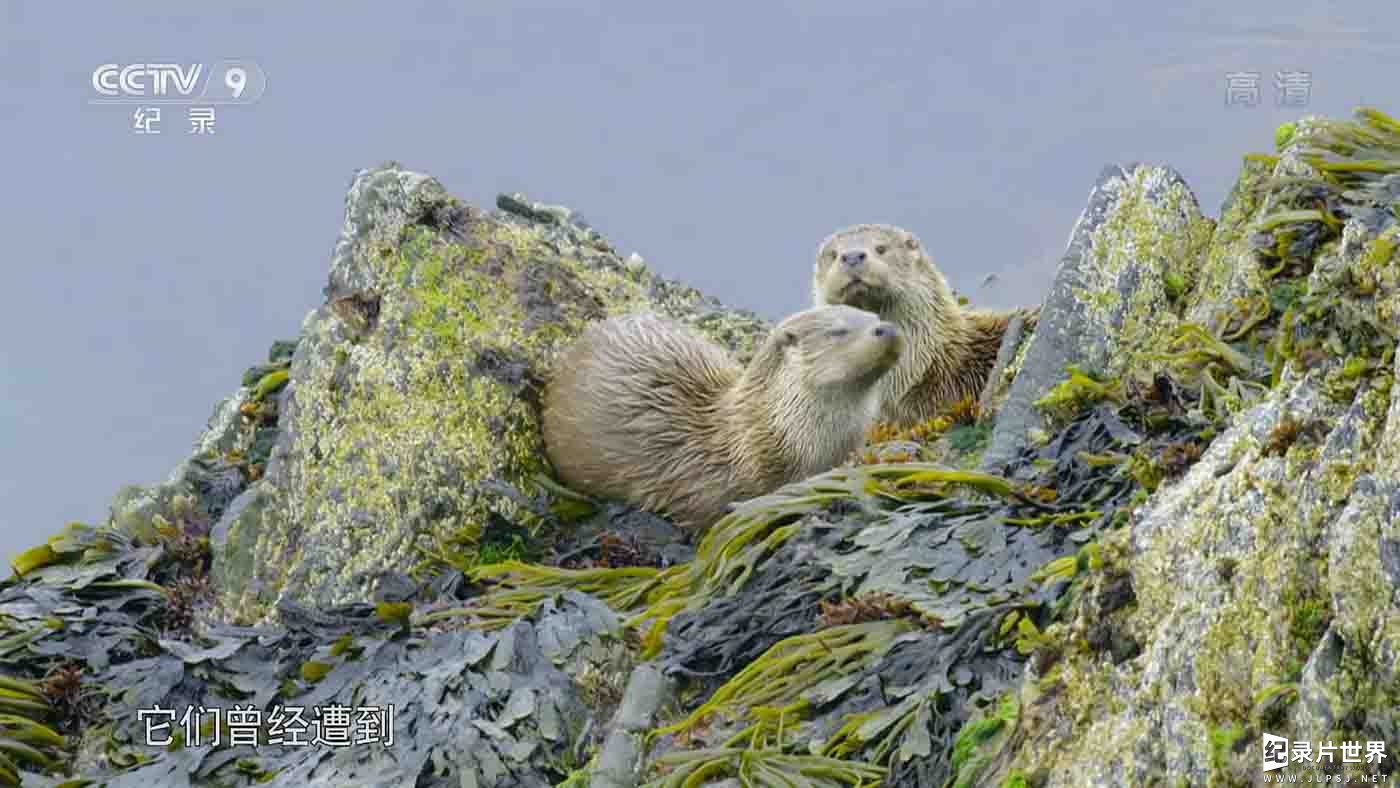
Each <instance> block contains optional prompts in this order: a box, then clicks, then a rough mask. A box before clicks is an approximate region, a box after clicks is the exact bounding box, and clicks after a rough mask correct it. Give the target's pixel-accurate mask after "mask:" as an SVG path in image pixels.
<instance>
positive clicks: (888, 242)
mask: <svg viewBox="0 0 1400 788" xmlns="http://www.w3.org/2000/svg"><path fill="white" fill-rule="evenodd" d="M812 295H813V301H814V303H816V304H818V305H821V304H848V305H850V306H854V307H858V308H860V309H867V310H869V311H871V312H875V313H877V314H879V315H881V316H883V317H886V318H891V317H896V316H897V315H898V314H899V313H901V312H908V311H916V310H917V311H919V312H927V311H928V310H930V309H940V308H943V307H944V306H945V304H946V303H947V302H948V301H949V300H951V295H950V294H949V292H948V284H947V282H946V281H944V279H943V274H942V273H940V272H939V271H938V269H937V268H935V267H934V265H933V262H932V261H930V260H929V258H928V255H926V254H925V253H924V250H923V247H922V246H921V245H920V243H919V239H918V238H916V237H914V234H913V233H911V232H909V231H907V230H902V229H900V228H898V227H892V226H890V225H887V224H857V225H855V226H853V227H847V228H846V229H844V230H839V231H837V232H835V233H833V234H832V235H830V236H829V237H828V238H827V239H826V240H825V241H822V244H821V246H819V247H817V263H816V266H815V268H814V270H813V278H812ZM953 303H954V304H955V303H956V302H953Z"/></svg>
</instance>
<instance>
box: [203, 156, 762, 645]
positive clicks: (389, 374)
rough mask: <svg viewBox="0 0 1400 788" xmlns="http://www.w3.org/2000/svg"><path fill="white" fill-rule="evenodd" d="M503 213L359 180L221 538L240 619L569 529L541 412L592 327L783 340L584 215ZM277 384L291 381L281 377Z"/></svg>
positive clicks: (740, 343) (219, 573) (381, 171)
mask: <svg viewBox="0 0 1400 788" xmlns="http://www.w3.org/2000/svg"><path fill="white" fill-rule="evenodd" d="M501 205H502V207H503V208H505V209H507V210H511V211H514V212H515V213H508V212H501V213H496V214H487V213H484V212H481V211H478V210H476V209H473V208H470V207H468V206H466V205H464V204H462V203H460V202H459V201H457V200H455V199H454V198H452V197H451V196H449V195H448V194H447V193H446V192H445V191H444V190H443V189H442V187H441V186H440V185H439V184H438V183H437V182H436V181H435V180H433V179H431V178H428V177H426V176H423V175H420V174H417V173H412V172H408V171H406V170H403V169H401V168H399V167H397V166H396V165H386V166H383V167H380V168H376V169H371V170H365V171H362V172H360V173H359V174H357V175H356V177H355V180H354V182H353V184H352V185H351V188H350V191H349V194H348V195H347V198H346V223H345V229H344V230H343V232H342V236H341V239H340V241H339V243H338V244H337V247H336V251H335V254H334V257H333V259H332V262H331V273H330V283H329V285H328V286H327V288H326V297H327V301H326V304H325V305H324V306H323V307H322V308H320V309H318V310H316V311H315V312H313V313H312V314H311V315H309V316H308V317H307V319H306V321H305V323H304V325H303V327H302V337H301V340H300V344H299V346H298V349H297V353H296V355H295V357H294V359H293V361H292V364H291V368H290V380H289V382H288V383H287V386H288V392H289V394H288V397H287V406H286V409H285V413H284V415H283V417H282V421H281V423H280V426H281V428H282V432H281V435H282V438H281V439H280V441H279V443H278V444H277V446H276V449H275V450H274V452H273V458H272V461H271V462H270V464H269V466H268V469H267V474H266V476H265V477H264V478H263V479H261V480H259V481H258V482H256V483H255V484H254V485H253V486H252V488H251V489H250V490H249V491H248V492H247V493H245V494H244V495H243V497H241V498H240V499H239V501H238V502H237V503H236V504H235V505H234V506H233V507H232V508H231V510H230V512H229V513H228V515H227V516H225V517H224V518H223V520H222V521H221V522H220V523H219V524H218V527H217V528H216V529H215V540H214V544H215V577H216V579H217V587H218V589H219V594H220V598H221V600H222V602H223V603H224V605H225V606H226V609H227V611H228V612H229V613H230V614H231V615H232V616H233V617H235V618H237V619H242V620H249V621H251V620H256V619H257V618H259V617H260V616H261V615H262V614H263V613H265V612H266V611H267V610H268V609H269V606H270V605H272V604H273V603H274V602H275V601H276V600H277V599H279V598H281V597H283V596H288V597H290V598H293V599H297V600H300V601H304V602H312V603H317V604H332V603H338V602H344V601H349V600H354V599H361V598H364V597H365V596H367V594H368V593H369V591H370V590H371V587H372V585H373V581H374V578H375V577H376V576H378V575H380V574H382V573H384V572H388V571H395V570H400V571H401V570H408V569H411V568H414V567H419V566H423V565H424V564H425V562H426V563H427V564H428V565H429V566H431V565H434V564H435V565H438V566H441V565H443V564H445V563H448V562H450V561H451V560H452V559H453V557H454V556H456V555H459V554H460V551H461V550H462V549H463V547H464V546H465V547H466V548H467V549H470V548H471V543H472V542H473V540H474V539H475V538H476V537H477V536H478V535H479V534H480V530H481V528H483V527H484V526H485V525H486V524H488V523H492V522H505V523H510V524H513V525H514V526H516V527H520V528H527V529H528V528H532V527H538V526H539V524H540V523H542V522H544V521H546V520H548V518H549V505H548V495H547V493H546V492H545V491H544V490H542V489H540V488H539V487H538V485H536V484H535V483H534V481H533V480H534V479H535V478H537V477H539V476H541V475H547V474H548V468H547V467H546V464H545V461H544V460H543V454H542V452H541V451H540V444H539V432H538V425H537V418H538V415H537V409H538V405H537V397H538V394H539V388H540V385H541V382H542V380H543V377H544V375H545V374H546V373H547V369H548V365H549V363H550V361H551V359H552V358H553V356H554V355H555V354H556V353H557V352H558V350H559V349H560V348H561V347H562V345H563V344H564V343H566V342H567V341H568V340H569V339H571V338H573V337H574V336H576V335H577V334H578V332H579V330H580V329H581V327H582V326H583V324H584V323H585V322H586V321H589V320H596V319H600V318H603V317H606V316H608V315H613V314H621V313H625V312H630V311H635V310H638V309H652V310H656V311H659V312H661V313H663V314H666V315H668V316H671V317H674V318H677V319H680V320H684V321H687V322H689V323H691V324H692V325H694V326H695V327H696V328H698V329H699V330H700V331H702V332H704V333H706V334H708V335H709V336H711V337H712V338H714V339H716V340H717V341H720V342H721V343H723V344H724V345H725V346H727V347H729V348H730V349H731V350H733V351H734V352H735V353H736V354H737V355H738V356H739V357H741V358H742V357H745V355H746V354H747V353H749V352H751V350H752V347H753V342H754V340H755V338H757V337H761V335H762V334H763V332H764V331H765V330H766V325H765V324H764V323H763V322H762V321H761V320H759V319H757V318H756V317H753V316H752V315H748V314H744V313H739V312H735V311H732V310H726V309H724V308H722V307H721V306H720V305H718V304H717V303H715V302H714V301H713V300H712V299H707V298H705V297H704V296H702V295H701V294H700V293H698V292H696V291H694V290H692V289H690V288H686V287H683V286H680V285H676V284H673V283H670V282H666V281H664V280H661V279H659V278H658V277H656V276H654V275H653V274H651V273H649V272H647V271H645V270H637V267H636V266H632V267H630V268H629V267H628V266H627V265H626V264H625V263H624V262H623V261H622V260H621V259H620V258H619V257H618V256H617V255H616V254H615V253H614V252H613V251H612V249H611V247H610V246H609V245H608V244H607V242H606V241H604V240H603V239H602V238H601V236H599V235H598V234H597V233H596V232H594V231H592V230H591V229H589V228H587V227H586V225H581V224H579V223H578V220H577V218H576V217H574V216H573V215H572V214H571V213H569V212H568V211H567V210H565V209H555V210H550V209H549V207H548V206H543V207H542V206H538V205H533V204H530V203H528V201H524V200H523V198H520V197H518V196H516V197H503V198H502V200H501ZM275 380H276V379H274V381H275Z"/></svg>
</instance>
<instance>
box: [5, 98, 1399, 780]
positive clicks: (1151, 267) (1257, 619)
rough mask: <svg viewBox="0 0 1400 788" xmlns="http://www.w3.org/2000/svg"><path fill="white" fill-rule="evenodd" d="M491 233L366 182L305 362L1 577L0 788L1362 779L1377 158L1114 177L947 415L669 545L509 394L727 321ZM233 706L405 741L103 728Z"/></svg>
mask: <svg viewBox="0 0 1400 788" xmlns="http://www.w3.org/2000/svg"><path fill="white" fill-rule="evenodd" d="M500 206H501V208H502V210H500V211H498V212H495V213H489V214H488V213H484V212H481V211H477V210H475V209H472V208H469V207H467V206H464V205H462V204H460V203H459V202H457V201H456V200H454V199H452V198H451V197H449V196H447V195H445V194H443V193H442V190H441V188H440V187H438V186H437V185H436V183H435V182H434V181H432V180H431V179H429V178H426V177H424V176H421V175H417V174H414V173H409V172H406V171H404V170H402V169H401V168H398V167H396V166H386V167H382V168H378V169H375V170H368V171H365V172H362V173H360V174H359V175H358V176H357V177H356V180H355V182H354V184H353V185H352V188H351V192H350V196H349V198H348V199H347V221H346V228H345V231H344V233H343V234H342V239H341V242H340V243H339V244H338V245H337V248H336V253H335V257H334V259H333V262H332V274H331V283H330V286H329V287H328V289H327V303H326V304H325V305H324V306H323V307H322V308H320V309H318V310H317V311H316V312H314V313H313V314H312V315H311V316H310V317H308V319H307V321H306V323H305V325H304V327H303V332H302V335H301V336H300V337H299V338H298V340H297V341H296V342H295V343H294V344H286V343H279V345H277V346H276V347H274V348H273V351H272V352H271V353H270V357H269V360H268V361H267V362H266V363H264V364H260V365H258V366H256V367H254V368H253V369H251V370H249V371H248V373H246V374H245V376H244V381H243V383H244V385H243V386H241V387H240V388H239V389H238V390H237V392H236V393H235V394H234V396H233V397H231V398H230V399H229V400H228V401H227V402H225V403H223V404H222V405H220V407H219V408H218V409H217V410H216V413H215V416H214V418H213V419H211V422H210V427H209V430H208V431H207V432H206V434H205V435H204V436H203V437H202V438H201V439H200V441H199V444H198V446H197V450H196V453H195V455H194V456H193V457H192V458H191V459H190V460H189V461H188V462H186V463H183V464H182V465H181V466H180V467H179V468H178V469H177V470H176V471H175V473H173V474H172V476H171V477H170V479H168V480H167V481H166V482H164V483H163V484H160V485H156V486H154V487H151V488H148V489H132V490H128V491H124V492H123V493H122V495H120V496H119V498H118V501H117V502H116V503H115V505H114V507H113V516H112V519H111V522H109V523H107V524H106V525H104V526H102V527H100V528H87V527H83V526H73V527H70V528H69V529H67V530H65V531H64V532H63V533H62V534H60V535H59V536H57V537H55V538H54V539H52V540H50V541H49V542H48V543H47V544H45V545H42V546H40V547H38V548H35V549H34V550H32V551H29V552H28V553H26V554H24V555H23V556H21V558H20V560H18V561H17V562H16V569H17V576H16V577H14V578H11V579H10V580H9V581H6V582H5V583H4V584H3V585H2V586H0V627H3V630H0V666H3V669H4V672H5V673H6V674H7V675H14V676H16V677H17V678H19V679H24V680H27V682H26V681H24V680H9V679H7V680H6V681H5V682H4V683H0V690H4V692H0V712H4V713H11V712H12V714H11V716H10V717H8V718H7V720H8V721H7V722H4V723H3V724H0V783H3V782H4V780H5V778H6V777H7V776H8V775H10V774H14V775H15V776H16V777H18V776H19V775H20V774H23V776H24V779H25V785H29V784H34V785H56V784H57V783H58V782H59V778H57V777H53V776H42V775H41V773H45V774H48V775H56V774H60V773H64V772H73V773H75V774H81V775H87V776H92V777H95V778H98V779H101V780H104V781H106V782H107V784H111V785H128V784H130V785H134V784H137V782H145V783H152V782H154V783H155V784H161V785H165V784H170V785H185V784H188V785H230V784H250V783H253V782H258V783H262V784H269V785H287V786H291V785H298V786H300V785H328V786H329V785H345V784H357V785H391V784H392V785H399V784H409V783H412V784H414V785H420V786H437V785H479V786H526V785H530V786H533V785H551V784H557V785H568V786H575V788H578V787H580V786H585V785H590V784H592V785H607V786H628V785H638V784H645V785H653V786H681V785H740V784H753V785H783V784H786V785H792V784H811V785H819V786H855V785H869V784H873V783H875V782H876V781H879V782H880V784H884V785H899V786H906V785H907V786H927V785H942V784H952V785H957V786H972V785H994V786H996V785H1000V786H1013V787H1014V786H1031V785H1040V786H1050V785H1055V786H1058V785H1086V786H1087V785H1157V784H1164V785H1165V784H1177V783H1179V782H1185V783H1191V784H1196V783H1203V784H1211V785H1216V784H1220V785H1243V784H1252V783H1253V782H1255V781H1256V780H1257V775H1258V773H1259V756H1260V744H1259V743H1260V740H1261V737H1262V735H1263V734H1264V733H1269V734H1272V735H1276V736H1282V737H1287V738H1289V739H1291V740H1306V741H1310V742H1312V743H1314V746H1316V744H1317V743H1320V742H1324V741H1327V740H1331V741H1333V742H1336V743H1340V742H1341V741H1362V742H1364V741H1368V740H1370V741H1382V742H1385V747H1386V753H1387V758H1386V759H1385V760H1384V761H1382V762H1381V763H1379V764H1371V765H1369V766H1367V767H1364V768H1365V770H1366V772H1367V774H1372V775H1375V774H1388V775H1393V774H1394V773H1395V769H1396V767H1395V759H1394V755H1395V752H1396V749H1397V748H1400V712H1397V709H1400V531H1397V527H1400V526H1397V525H1396V523H1397V522H1400V517H1397V514H1400V389H1397V388H1396V387H1395V386H1394V380H1395V376H1396V373H1397V371H1400V370H1397V363H1400V360H1397V354H1396V352H1395V351H1396V348H1397V343H1398V342H1400V254H1397V250H1400V124H1397V123H1396V121H1394V120H1392V119H1390V118H1389V117H1387V116H1385V115H1382V114H1380V113H1377V112H1374V111H1362V112H1361V113H1359V114H1358V117H1357V118H1356V119H1355V120H1354V121H1334V120H1325V119H1307V120H1304V121H1301V122H1299V123H1297V124H1290V125H1289V126H1288V127H1287V128H1286V129H1285V130H1283V132H1282V133H1281V135H1280V143H1279V149H1278V150H1277V151H1276V153H1274V154H1268V155H1253V156H1250V157H1247V159H1246V161H1245V163H1244V166H1243V168H1242V170H1241V173H1240V177H1239V180H1238V183H1237V184H1236V187H1235V189H1234V190H1233V191H1232V193H1231V195H1230V197H1229V199H1228V200H1227V201H1226V204H1225V206H1224V208H1223V210H1222V212H1221V215H1220V217H1219V219H1218V220H1215V221H1212V220H1211V219H1208V218H1206V217H1204V216H1203V215H1202V213H1201V211H1200V209H1199V207H1198V206H1197V204H1196V202H1195V199H1194V197H1193V196H1192V195H1191V192H1190V190H1189V189H1188V188H1187V187H1186V184H1185V183H1184V182H1183V181H1182V179H1181V178H1180V176H1178V175H1176V174H1175V173H1174V172H1172V171H1171V170H1170V169H1168V168H1166V167H1160V166H1151V165H1127V166H1121V167H1117V166H1115V167H1110V168H1108V169H1106V170H1105V171H1104V173H1103V174H1102V175H1101V176H1100V178H1099V179H1098V181H1097V182H1096V184H1095V185H1094V186H1093V189H1092V190H1091V192H1090V197H1089V203H1088V207H1087V208H1086V209H1085V212H1084V214H1083V215H1082V216H1081V217H1080V219H1079V221H1078V222H1076V224H1075V227H1074V231H1073V233H1072V235H1071V240H1070V244H1069V247H1068V249H1067V250H1066V254H1065V256H1064V259H1063V260H1062V262H1061V266H1060V269H1059V272H1058V275H1057V278H1056V281H1055V284H1054V287H1053V288H1052V291H1051V293H1050V295H1049V297H1048V298H1047V300H1046V302H1045V303H1044V304H1043V306H1042V311H1041V317H1040V320H1039V323H1038V325H1037V326H1036V328H1035V330H1034V332H1033V333H1032V335H1031V336H1030V337H1029V339H1028V340H1027V341H1024V342H1021V343H1020V344H1019V347H1017V346H1016V345H1015V343H1007V347H1006V348H1004V349H1003V354H1002V359H1001V361H1002V362H1004V363H1003V364H1002V365H1001V366H1002V367H1003V368H1004V370H1005V374H1004V375H1001V376H999V377H998V379H997V380H994V381H993V383H992V385H991V386H989V387H988V393H987V394H986V395H985V396H984V399H983V401H982V402H981V403H979V404H978V405H976V406H973V405H960V406H958V407H957V408H954V409H951V410H950V411H949V412H947V413H946V414H943V415H942V416H940V417H938V418H935V419H933V420H931V421H930V422H928V423H926V424H921V425H917V426H915V427H912V428H908V429H903V430H893V429H890V428H886V427H881V428H877V429H876V430H874V431H873V433H872V435H871V438H872V445H871V446H870V447H868V448H867V450H865V451H863V452H861V454H860V456H859V457H857V458H854V459H855V460H856V461H854V462H853V463H851V464H849V465H847V466H845V467H842V468H837V469H834V470H832V471H831V472H829V473H826V474H822V475H820V476H817V477H814V478H811V479H807V480H804V481H801V482H798V483H796V484H793V485H789V486H788V487H785V488H783V489H782V490H778V491H776V492H774V493H773V494H771V495H768V496H764V497H762V498H758V499H755V500H752V501H743V502H736V505H735V507H734V511H733V512H732V513H731V514H730V515H728V516H727V517H725V518H724V519H722V520H721V521H720V522H718V523H716V524H715V526H714V527H713V528H712V529H711V530H710V531H709V532H708V533H707V534H706V535H705V537H704V539H703V540H702V541H700V543H699V544H698V545H695V546H694V549H693V550H689V549H670V550H668V549H667V547H668V546H667V545H665V544H664V542H665V540H666V539H667V538H669V537H668V536H667V534H668V533H670V532H668V531H667V529H666V524H665V523H664V521H662V520H660V519H659V518H656V517H654V516H651V515H648V514H646V513H644V512H636V511H633V510H628V509H627V508H626V507H620V506H617V505H615V504H609V503H607V502H596V501H588V500H586V499H582V498H580V497H578V496H576V495H574V494H572V493H570V492H569V491H567V490H564V489H562V488H559V487H558V486H557V484H554V483H552V482H551V481H550V480H549V477H548V469H547V468H546V467H545V466H544V464H543V462H542V460H541V459H540V453H539V446H538V436H537V434H536V432H535V420H534V419H535V416H534V411H533V407H534V397H535V393H534V392H535V389H536V387H537V386H538V385H539V380H540V377H541V372H542V370H543V369H545V368H547V366H548V364H549V361H550V359H551V358H552V356H553V353H554V352H555V350H556V349H557V348H558V347H559V346H560V345H561V344H562V343H563V342H565V341H567V339H568V338H569V337H570V336H572V335H573V334H574V333H576V332H577V330H578V327H579V326H580V325H581V324H582V323H583V322H584V321H587V320H590V319H596V318H597V317H601V316H603V315H606V314H613V313H616V312H620V311H626V310H630V309H634V308H638V307H642V306H645V307H647V308H654V309H659V310H661V311H664V312H666V313H668V314H671V315H673V316H676V317H678V318H680V319H683V320H687V321H689V322H691V323H692V324H694V325H696V326H698V327H700V328H701V330H704V331H707V332H708V333H710V335H711V336H714V337H715V338H717V339H718V340H720V341H721V342H722V343H724V344H726V345H727V346H729V347H731V348H732V349H734V350H735V352H736V353H737V354H739V355H740V356H742V355H743V354H745V353H746V352H747V351H748V349H749V348H751V347H752V342H753V339H754V338H755V337H756V336H758V335H759V334H760V333H761V332H762V330H763V324H762V322H761V321H758V320H757V319H755V318H753V317H751V316H747V315H743V314H739V313H734V312H731V311H728V310H724V309H722V308H721V307H719V306H718V305H716V304H714V303H713V302H712V301H709V300H708V299H705V298H703V297H702V296H700V295H699V294H698V293H695V292H694V291H692V290H689V289H687V288H684V287H681V286H678V285H673V284H670V283H666V282H663V281H661V280H658V279H656V278H655V277H653V276H652V275H651V274H649V273H647V272H646V271H645V269H644V267H643V266H641V265H639V264H637V263H635V262H632V263H628V262H624V261H622V260H621V259H619V258H618V257H617V255H616V254H614V253H613V252H612V250H611V249H610V247H608V245H607V244H606V242H605V241H603V240H602V239H601V237H599V236H598V235H597V234H596V233H594V232H593V231H592V230H590V229H588V228H587V226H586V225H585V224H583V223H582V222H581V220H579V219H578V218H577V217H576V216H574V215H573V214H571V213H570V212H568V211H567V210H566V209H562V208H557V207H550V206H543V205H539V204H535V203H530V202H529V201H528V200H525V199H523V198H518V197H507V198H502V200H501V201H500ZM293 347H295V352H294V354H293V353H292V352H291V349H292V348H293ZM663 554H664V556H663ZM663 557H664V558H666V559H669V560H661V559H662V558H663ZM211 580H212V583H211V582H210V581H211ZM241 623H257V624H258V626H256V627H246V626H239V625H238V624H241ZM34 682H37V683H34ZM99 686H100V687H102V688H103V689H104V690H105V697H107V698H108V702H107V703H106V704H105V705H98V704H95V703H93V702H91V701H90V700H86V699H88V698H91V697H93V696H92V695H91V694H90V693H88V694H85V692H84V690H83V688H85V687H86V688H95V687H99ZM234 702H237V703H242V704H251V705H252V706H253V707H254V708H257V709H259V710H261V711H262V712H263V713H264V714H267V713H271V710H272V709H274V708H284V707H287V706H303V707H308V708H310V707H316V706H321V707H323V708H324V707H325V706H326V705H327V704H331V703H339V704H345V705H356V704H358V705H361V706H383V705H387V704H389V703H390V702H393V703H394V704H395V706H396V710H397V713H398V715H399V718H398V723H397V725H396V726H395V728H394V730H395V733H396V735H398V736H399V737H400V740H399V743H396V744H395V746H394V747H392V748H386V747H383V746H371V747H352V748H348V749H337V748H327V747H321V748H300V749H299V748H288V747H285V746H278V745H269V744H263V745H261V746H258V747H251V746H229V744H228V743H227V742H225V743H224V744H221V745H220V746H209V745H207V744H204V743H197V742H193V741H182V742H179V743H177V744H175V745H172V746H170V747H167V748H163V749H162V748H154V747H149V746H145V745H143V744H142V741H141V738H142V736H143V734H144V730H143V729H142V727H141V724H140V722H139V720H138V717H137V715H136V711H137V709H140V708H149V707H150V706H152V705H153V704H159V705H160V706H162V707H164V708H176V709H181V710H182V709H183V708H185V707H187V706H191V705H198V704H203V705H205V706H219V707H222V708H227V707H228V706H230V705H231V704H232V703H234ZM50 704H51V705H50ZM26 720H28V721H26ZM43 721H47V722H48V724H49V726H51V727H52V728H54V729H57V730H61V731H62V732H64V733H68V734H70V738H69V739H68V740H66V741H56V740H55V738H54V737H53V736H51V735H49V733H45V731H49V728H46V727H44V726H42V725H40V724H39V723H40V722H43ZM50 733H52V731H50ZM26 748H27V749H26ZM16 759H18V761H19V762H15V761H16ZM12 766H13V768H11V767H12ZM1307 768H1308V766H1307V765H1306V764H1294V765H1291V766H1289V767H1288V769H1289V771H1290V773H1301V772H1302V771H1304V770H1306V769H1307Z"/></svg>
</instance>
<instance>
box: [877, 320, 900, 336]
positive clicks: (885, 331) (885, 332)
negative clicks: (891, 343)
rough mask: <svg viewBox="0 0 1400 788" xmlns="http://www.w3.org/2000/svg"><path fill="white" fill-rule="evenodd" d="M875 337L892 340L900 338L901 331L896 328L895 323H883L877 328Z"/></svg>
mask: <svg viewBox="0 0 1400 788" xmlns="http://www.w3.org/2000/svg"><path fill="white" fill-rule="evenodd" d="M875 336H877V337H880V338H881V339H892V338H894V337H897V336H899V330H898V329H896V328H895V327H894V323H881V324H879V325H877V326H875Z"/></svg>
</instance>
